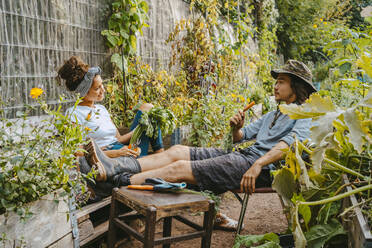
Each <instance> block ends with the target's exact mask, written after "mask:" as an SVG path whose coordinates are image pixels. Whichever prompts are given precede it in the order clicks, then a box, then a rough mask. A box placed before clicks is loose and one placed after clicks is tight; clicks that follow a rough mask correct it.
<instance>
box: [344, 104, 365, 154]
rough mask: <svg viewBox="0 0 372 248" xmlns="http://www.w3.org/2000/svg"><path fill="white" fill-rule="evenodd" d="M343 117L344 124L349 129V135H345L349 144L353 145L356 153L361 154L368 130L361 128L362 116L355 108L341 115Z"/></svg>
mask: <svg viewBox="0 0 372 248" xmlns="http://www.w3.org/2000/svg"><path fill="white" fill-rule="evenodd" d="M343 116H344V121H345V124H346V126H347V127H348V129H349V133H348V134H347V137H348V138H349V142H350V143H351V144H353V146H354V149H355V150H356V151H357V152H358V153H361V152H362V148H363V145H364V144H365V143H366V139H368V138H369V136H368V131H369V129H368V127H364V126H363V122H362V121H363V116H362V115H361V114H360V113H359V112H358V111H357V110H356V109H355V108H349V109H348V110H346V111H345V112H344V113H343Z"/></svg>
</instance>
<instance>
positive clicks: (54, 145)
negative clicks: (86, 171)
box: [0, 88, 85, 217]
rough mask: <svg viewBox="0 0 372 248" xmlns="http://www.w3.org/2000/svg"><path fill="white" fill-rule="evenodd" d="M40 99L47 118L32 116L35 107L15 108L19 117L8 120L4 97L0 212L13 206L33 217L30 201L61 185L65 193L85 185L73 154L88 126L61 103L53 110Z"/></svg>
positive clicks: (0, 122)
mask: <svg viewBox="0 0 372 248" xmlns="http://www.w3.org/2000/svg"><path fill="white" fill-rule="evenodd" d="M42 92H43V91H42V89H38V88H34V89H32V90H31V96H32V97H33V98H38V97H39V96H40V95H41V94H42ZM63 101H64V100H63V99H62V98H61V99H60V102H61V103H62V102H63ZM38 102H39V104H40V105H41V109H42V110H43V111H44V113H45V114H46V115H47V118H46V119H44V120H39V121H37V122H35V121H34V122H32V121H31V120H30V118H28V113H29V112H30V111H33V107H31V106H26V108H25V109H26V110H25V111H24V112H20V111H19V112H17V116H18V118H17V119H14V120H11V119H7V118H6V117H5V110H4V109H5V104H4V103H2V102H0V114H1V117H0V118H1V119H0V125H1V128H0V148H1V152H0V199H1V200H0V214H3V213H7V212H9V211H14V212H16V213H18V214H19V215H20V216H21V217H29V216H30V215H31V214H32V213H30V212H29V211H28V209H27V207H25V204H27V203H29V202H32V201H35V200H37V199H39V198H40V197H42V196H44V195H46V194H48V193H51V192H53V191H55V190H57V189H63V190H62V192H63V193H62V195H61V196H63V195H66V194H69V193H70V192H71V191H72V190H73V189H75V191H77V190H80V189H81V188H82V189H83V191H84V190H85V188H84V187H85V184H84V182H83V180H82V178H81V176H80V174H79V173H78V171H77V170H76V157H75V156H74V154H75V153H76V152H78V151H79V145H80V144H82V143H83V138H82V137H83V133H84V132H85V130H82V129H81V128H80V127H79V126H78V125H74V124H72V123H71V122H70V120H69V118H68V117H67V116H65V115H64V114H63V113H62V112H61V105H59V106H58V107H57V108H55V109H54V108H51V107H49V106H48V105H47V104H46V103H45V102H44V101H42V100H40V99H38Z"/></svg>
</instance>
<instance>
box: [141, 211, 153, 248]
mask: <svg viewBox="0 0 372 248" xmlns="http://www.w3.org/2000/svg"><path fill="white" fill-rule="evenodd" d="M146 212H147V213H146V229H145V237H144V243H143V247H144V248H152V247H154V239H155V224H156V208H154V207H149V208H148V209H147V210H146Z"/></svg>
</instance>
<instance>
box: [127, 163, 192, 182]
mask: <svg viewBox="0 0 372 248" xmlns="http://www.w3.org/2000/svg"><path fill="white" fill-rule="evenodd" d="M151 177H155V178H156V177H158V178H162V179H164V180H165V181H168V182H172V183H177V182H187V183H191V184H196V180H195V177H194V175H193V174H192V170H191V162H190V161H186V160H179V161H176V162H174V163H172V164H170V165H168V166H165V167H162V168H158V169H155V170H150V171H146V172H141V173H138V174H135V175H133V176H131V178H130V182H131V184H142V183H143V182H145V179H146V178H151Z"/></svg>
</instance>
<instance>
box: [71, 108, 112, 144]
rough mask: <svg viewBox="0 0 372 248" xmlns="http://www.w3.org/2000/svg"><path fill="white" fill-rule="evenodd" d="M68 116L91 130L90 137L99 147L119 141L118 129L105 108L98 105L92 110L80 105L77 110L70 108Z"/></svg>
mask: <svg viewBox="0 0 372 248" xmlns="http://www.w3.org/2000/svg"><path fill="white" fill-rule="evenodd" d="M66 115H68V116H70V118H71V120H72V121H73V122H77V123H78V124H80V125H82V126H83V127H87V128H89V129H90V131H89V132H88V136H89V137H90V138H92V139H94V141H96V143H97V145H98V146H99V147H102V146H107V145H109V144H111V143H113V142H115V141H118V140H117V138H116V132H117V129H116V127H115V125H114V123H113V122H112V120H111V117H110V114H109V113H108V111H107V109H106V108H105V107H104V106H102V105H100V104H96V105H94V107H93V108H91V107H88V106H80V105H78V106H76V108H74V107H71V108H68V109H67V110H66Z"/></svg>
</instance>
